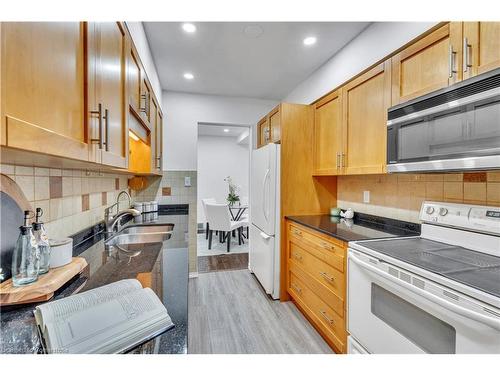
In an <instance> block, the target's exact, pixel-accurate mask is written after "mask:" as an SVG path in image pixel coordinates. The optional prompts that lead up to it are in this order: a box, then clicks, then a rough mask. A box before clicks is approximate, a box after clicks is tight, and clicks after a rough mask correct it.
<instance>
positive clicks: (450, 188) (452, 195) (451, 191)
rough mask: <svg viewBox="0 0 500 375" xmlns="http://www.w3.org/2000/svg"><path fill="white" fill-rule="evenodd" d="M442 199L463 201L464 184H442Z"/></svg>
mask: <svg viewBox="0 0 500 375" xmlns="http://www.w3.org/2000/svg"><path fill="white" fill-rule="evenodd" d="M444 199H445V200H448V201H449V200H460V201H461V200H463V199H464V184H463V183H462V182H445V183H444Z"/></svg>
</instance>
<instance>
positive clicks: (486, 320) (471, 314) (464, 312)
mask: <svg viewBox="0 0 500 375" xmlns="http://www.w3.org/2000/svg"><path fill="white" fill-rule="evenodd" d="M348 257H349V259H350V260H352V261H353V262H354V263H356V264H357V265H358V266H360V267H363V268H365V269H368V270H369V271H371V272H373V273H375V274H377V275H379V276H382V277H384V278H386V279H388V280H389V281H392V282H393V283H395V284H397V285H399V286H401V287H403V288H406V289H409V290H411V291H412V292H414V293H416V294H418V295H419V296H421V297H423V298H425V299H427V300H429V301H431V302H434V303H437V304H438V305H441V306H443V307H445V308H447V309H448V310H451V311H453V312H454V313H456V314H458V315H461V316H464V317H466V318H469V319H472V320H475V321H478V322H480V323H483V324H485V325H487V326H489V327H491V328H493V329H495V330H497V331H500V319H495V318H490V317H488V316H484V315H482V314H479V313H477V312H475V311H472V310H469V309H466V308H464V307H462V306H458V305H455V304H454V303H451V302H449V301H447V300H445V299H442V298H439V297H437V296H435V295H434V294H431V293H429V292H426V291H425V290H423V289H420V288H418V287H416V286H414V285H412V284H409V283H407V282H405V281H401V280H400V279H398V278H396V277H394V276H391V275H389V274H387V273H385V272H382V271H380V270H379V269H378V268H377V267H374V266H372V265H371V264H368V263H365V262H363V261H362V260H359V259H358V258H357V257H356V256H355V255H353V254H352V253H349V255H348Z"/></svg>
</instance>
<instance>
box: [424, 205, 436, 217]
mask: <svg viewBox="0 0 500 375" xmlns="http://www.w3.org/2000/svg"><path fill="white" fill-rule="evenodd" d="M433 212H434V207H432V206H427V208H426V209H425V213H426V214H427V215H432V213H433Z"/></svg>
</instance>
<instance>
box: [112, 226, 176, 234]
mask: <svg viewBox="0 0 500 375" xmlns="http://www.w3.org/2000/svg"><path fill="white" fill-rule="evenodd" d="M173 229H174V224H162V225H135V226H130V227H127V228H125V229H123V230H122V231H121V232H120V234H155V233H168V232H171V231H172V230H173Z"/></svg>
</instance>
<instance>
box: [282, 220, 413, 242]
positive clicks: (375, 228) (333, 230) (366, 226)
mask: <svg viewBox="0 0 500 375" xmlns="http://www.w3.org/2000/svg"><path fill="white" fill-rule="evenodd" d="M287 219H288V220H291V221H294V222H296V223H299V224H302V225H304V226H306V227H308V228H311V229H314V230H317V231H319V232H321V233H324V234H326V235H328V236H332V237H335V238H338V239H339V240H342V241H346V242H349V241H360V240H370V239H376V238H388V237H406V236H418V235H420V224H416V223H410V222H407V221H400V220H394V219H389V218H384V217H379V216H373V215H367V214H361V213H356V214H355V215H354V218H353V219H342V218H339V217H333V216H330V215H304V216H288V217H287Z"/></svg>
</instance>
